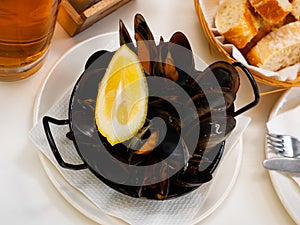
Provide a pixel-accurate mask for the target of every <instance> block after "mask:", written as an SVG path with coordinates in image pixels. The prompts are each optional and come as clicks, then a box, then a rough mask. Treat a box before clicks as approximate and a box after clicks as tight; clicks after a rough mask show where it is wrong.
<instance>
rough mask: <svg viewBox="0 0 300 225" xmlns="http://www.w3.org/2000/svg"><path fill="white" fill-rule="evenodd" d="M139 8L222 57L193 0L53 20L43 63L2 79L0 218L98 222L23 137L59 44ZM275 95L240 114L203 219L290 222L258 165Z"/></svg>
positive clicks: (108, 27)
mask: <svg viewBox="0 0 300 225" xmlns="http://www.w3.org/2000/svg"><path fill="white" fill-rule="evenodd" d="M138 12H139V13H142V14H143V15H144V17H145V18H146V20H147V22H148V24H149V26H150V28H151V29H152V31H153V32H154V33H155V34H159V35H162V36H163V37H165V39H168V38H169V37H170V36H171V34H173V33H174V32H175V31H178V30H180V31H182V32H184V33H185V34H186V36H187V37H188V38H189V40H190V42H191V45H192V48H193V50H194V52H195V53H196V54H197V55H198V56H200V57H201V58H203V60H204V61H205V62H207V63H211V62H213V61H216V60H220V59H222V57H221V56H220V55H219V53H218V52H216V51H215V50H214V49H213V47H212V46H210V45H209V44H208V42H207V40H206V38H205V36H204V34H203V32H202V30H201V28H200V24H199V22H198V18H197V15H196V13H195V10H194V4H193V1H192V0H188V1H182V0H163V1H162V0H151V1H145V0H133V1H131V2H130V3H128V4H127V5H125V6H123V7H122V8H120V9H118V10H117V11H116V12H114V13H112V14H111V15H109V16H107V17H105V18H104V19H102V20H101V21H99V22H97V23H96V24H94V25H93V26H92V27H91V28H89V29H87V30H86V31H84V32H82V33H80V34H78V35H77V36H75V37H73V38H70V37H69V36H68V35H67V33H66V32H65V31H64V30H63V29H62V28H61V26H60V25H59V24H57V26H56V30H55V35H54V39H53V42H52V44H51V47H50V51H49V54H48V56H47V58H46V62H45V64H44V66H43V67H42V69H41V70H40V71H38V72H37V73H36V74H35V75H34V76H32V77H30V78H28V79H26V80H22V81H18V82H12V83H0V105H1V111H0V124H1V126H0V136H1V144H0V151H1V153H2V154H1V157H0V179H1V185H0V186H1V188H0V201H1V204H0V207H1V208H0V224H3V225H4V224H5V225H17V224H22V225H27V224H28V225H46V224H49V225H50V224H51V225H53V224H56V225H68V224H76V225H95V224H96V223H95V222H93V221H92V220H91V219H90V218H87V217H85V216H84V215H82V214H81V213H80V212H79V211H77V210H76V209H75V208H73V206H72V205H70V204H69V203H68V201H66V200H65V199H64V198H63V197H62V196H61V194H60V193H59V192H58V191H57V189H56V188H55V187H54V185H53V184H52V183H51V181H50V180H49V178H48V177H47V175H46V173H45V171H44V170H43V167H42V165H41V163H40V160H39V157H38V155H37V152H36V149H35V148H34V146H33V145H32V143H31V142H30V141H29V139H28V132H29V130H30V129H31V127H32V117H33V106H34V100H35V97H36V95H37V93H38V91H39V89H40V86H41V84H42V83H43V81H44V79H45V77H46V76H47V73H48V71H49V69H50V68H51V66H53V64H54V63H55V61H56V60H57V59H58V58H59V57H60V56H62V55H63V54H64V52H65V51H67V50H68V49H69V48H70V47H72V46H74V45H75V44H76V43H78V42H80V41H83V40H85V39H87V38H90V37H92V36H95V35H98V34H101V33H106V32H110V31H116V30H117V29H118V20H119V19H120V18H121V19H122V20H123V21H124V23H125V24H126V26H127V27H128V28H133V18H134V15H135V14H136V13H138ZM62 76H63V74H62ZM244 86H245V88H243V87H244ZM246 86H247V85H246V84H245V82H244V80H243V79H242V85H241V90H240V91H239V97H238V100H237V103H238V105H243V104H244V103H246V102H249V101H250V100H251V99H250V96H249V90H248V89H247V87H246ZM278 97H279V94H273V95H268V96H265V97H263V98H262V99H261V102H260V103H259V105H258V106H257V107H256V108H255V109H252V110H250V111H248V112H247V113H245V115H247V116H250V117H251V118H252V122H251V124H250V126H249V127H248V129H247V130H246V132H245V135H244V141H243V151H244V154H243V159H242V165H241V169H240V173H239V176H238V179H237V181H236V184H235V185H234V187H233V189H232V191H231V192H230V194H229V196H228V198H226V199H225V201H224V202H223V203H222V205H221V206H220V207H219V208H218V209H217V210H216V211H214V212H213V213H212V214H211V215H210V216H209V217H207V218H206V219H205V220H203V221H202V222H201V224H214V225H215V224H231V225H240V224H244V225H245V224H249V225H250V224H251V225H252V224H272V225H276V224H278V225H282V224H286V225H287V224H294V222H293V221H292V219H291V218H290V217H289V215H288V214H287V212H286V211H285V209H284V207H283V206H282V204H281V202H280V200H279V199H278V197H277V195H276V193H275V191H274V189H273V186H272V183H271V181H270V178H269V175H268V172H267V171H266V170H265V169H264V168H263V167H262V161H263V159H264V157H265V153H264V138H263V135H264V132H265V129H266V128H265V122H266V121H267V119H268V115H269V113H270V110H271V109H272V106H273V104H274V103H275V102H276V100H277V99H278Z"/></svg>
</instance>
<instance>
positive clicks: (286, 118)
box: [267, 105, 300, 186]
mask: <svg viewBox="0 0 300 225" xmlns="http://www.w3.org/2000/svg"><path fill="white" fill-rule="evenodd" d="M299 115H300V105H299V106H296V107H295V108H292V109H290V110H288V111H286V112H283V113H281V114H279V115H277V116H275V117H274V118H272V119H271V120H270V121H269V122H267V129H268V132H269V133H278V134H286V135H292V136H294V137H296V138H298V139H300V128H299V127H300V117H299ZM275 157H277V158H283V156H281V155H279V154H276V153H275V152H272V151H268V152H267V158H275ZM299 160H300V159H299ZM299 167H300V165H299ZM299 170H300V169H299ZM291 178H292V179H293V180H294V181H295V182H296V183H297V184H298V185H299V186H300V174H291Z"/></svg>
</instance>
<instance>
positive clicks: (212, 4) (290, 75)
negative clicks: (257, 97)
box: [198, 0, 300, 81]
mask: <svg viewBox="0 0 300 225" xmlns="http://www.w3.org/2000/svg"><path fill="white" fill-rule="evenodd" d="M198 1H199V2H200V5H201V8H202V11H203V15H204V17H205V20H206V22H207V24H208V26H209V28H210V30H211V31H212V32H213V34H214V36H215V38H216V40H217V41H218V43H219V44H220V45H221V46H222V48H223V49H224V50H225V51H226V52H228V53H229V54H230V55H231V56H232V57H233V58H234V59H236V60H238V61H239V62H241V63H243V64H244V65H246V66H247V67H248V68H251V69H253V70H254V71H257V72H259V73H261V74H264V75H265V76H267V77H272V78H274V79H277V80H280V81H286V80H295V79H296V78H297V75H298V72H299V70H300V63H298V64H295V65H293V66H290V67H287V68H285V69H282V70H279V71H277V72H273V71H270V70H265V69H261V68H258V67H256V66H251V65H249V64H248V62H247V60H246V59H245V57H244V56H243V55H242V53H241V52H240V50H239V49H237V48H236V47H235V46H234V45H232V44H229V43H225V38H224V37H223V36H222V35H221V34H220V33H219V32H218V30H217V28H216V26H215V15H216V13H217V9H218V6H219V4H221V2H222V0H198Z"/></svg>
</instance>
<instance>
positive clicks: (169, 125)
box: [43, 51, 259, 199]
mask: <svg viewBox="0 0 300 225" xmlns="http://www.w3.org/2000/svg"><path fill="white" fill-rule="evenodd" d="M113 54H114V52H107V51H98V52H96V53H95V54H93V55H92V56H91V57H90V58H89V59H88V61H87V63H86V66H85V71H84V72H83V74H82V75H81V76H80V78H79V79H78V81H77V83H76V84H75V86H74V89H73V91H72V94H71V98H70V102H69V118H68V119H66V120H57V119H55V118H52V117H49V116H44V117H43V125H44V129H45V133H46V136H47V140H48V142H49V145H50V148H51V150H52V152H53V154H54V156H55V158H56V160H57V162H58V163H59V165H60V166H61V167H63V168H66V169H72V170H82V169H89V170H90V171H91V172H92V173H93V174H94V175H96V176H97V177H98V178H99V179H100V180H101V181H103V182H104V183H105V184H106V185H108V186H109V187H111V188H113V189H115V190H117V191H119V192H121V193H123V194H126V195H129V196H132V197H145V198H148V199H169V198H172V197H177V196H181V195H183V194H185V193H188V192H190V191H192V190H194V189H196V188H197V187H199V186H200V185H201V184H203V183H205V182H208V181H210V180H211V179H212V174H213V172H214V170H215V169H216V167H217V166H218V163H219V162H220V159H221V156H222V154H223V151H224V146H225V142H226V137H227V136H228V134H229V133H230V132H231V130H232V129H234V126H235V119H234V118H235V117H236V116H237V115H239V114H241V113H243V112H245V111H247V110H248V109H250V108H252V107H253V106H255V105H256V104H257V103H258V101H259V92H258V88H257V86H256V82H255V80H254V78H253V77H252V75H251V73H250V72H249V71H248V70H247V69H246V67H245V66H243V65H242V64H241V63H238V62H236V63H233V64H229V63H227V62H216V63H214V64H212V65H210V66H209V67H208V68H207V69H206V70H204V71H203V72H199V71H198V72H195V73H193V74H194V75H193V76H191V77H189V79H185V81H184V82H185V83H184V82H182V81H181V84H180V86H181V87H182V88H183V89H184V90H185V91H186V92H187V93H188V95H187V96H189V97H191V99H193V101H192V103H193V104H195V105H196V109H197V112H196V114H197V115H196V116H195V115H194V114H193V112H190V111H189V107H187V106H188V105H189V104H190V103H187V102H186V101H185V100H184V102H182V99H180V98H177V97H176V93H177V92H176V91H175V92H174V90H173V89H172V88H173V86H172V85H171V86H170V87H168V84H167V83H164V81H163V80H162V81H159V82H158V83H156V82H154V81H152V80H151V79H150V80H148V87H149V93H150V94H149V96H150V97H149V101H148V114H147V120H146V123H145V126H144V127H148V128H149V127H151V129H150V130H151V132H152V133H153V132H158V133H159V135H160V134H162V135H163V137H162V140H161V143H160V144H159V146H157V147H155V149H153V151H152V152H151V153H145V154H138V153H137V152H138V149H139V148H140V147H141V146H142V144H143V143H145V141H146V140H147V138H149V137H150V135H151V132H150V130H149V129H148V130H147V129H146V128H145V130H144V131H145V132H144V133H143V135H141V136H140V137H139V141H140V142H141V143H140V145H139V144H136V145H135V147H136V148H133V147H132V143H133V140H129V141H127V142H124V143H120V144H117V145H115V146H111V145H110V144H109V143H108V141H107V140H106V138H105V137H103V136H102V135H101V134H100V133H99V132H98V129H97V126H96V124H95V120H94V107H95V100H96V96H97V92H98V85H99V82H100V81H101V79H102V77H103V75H104V73H105V70H106V68H107V65H108V64H109V62H110V60H111V57H112V55H113ZM236 67H239V68H240V69H241V70H242V71H243V72H244V74H245V75H246V76H247V77H248V79H249V81H250V84H251V86H252V88H253V92H254V100H253V101H252V102H251V103H250V104H248V105H246V106H244V107H242V108H240V109H239V110H235V108H234V99H235V92H236V91H237V88H236V87H235V86H234V85H231V83H233V82H231V80H232V77H239V75H238V72H237V70H236ZM183 72H184V71H181V73H183ZM186 75H187V74H185V76H186ZM207 76H213V77H215V78H216V79H215V80H217V82H218V84H219V85H220V86H221V89H220V90H221V91H220V93H221V95H215V92H217V91H212V88H211V86H210V83H209V82H208V81H206V80H205V77H207ZM226 77H227V78H226ZM225 78H226V79H227V80H226V79H225ZM199 79H200V80H199ZM233 80H234V79H233ZM199 82H200V83H201V85H200V86H199ZM197 83H198V84H197ZM157 85H160V86H159V89H160V90H169V91H170V92H161V93H157V89H158V88H157ZM191 87H193V88H191ZM152 89H153V92H152ZM234 89H236V90H234ZM170 93H171V97H170ZM174 93H175V94H174ZM210 95H213V96H214V95H215V97H214V99H215V101H214V103H213V104H215V106H212V107H215V108H214V109H211V108H209V110H210V111H209V112H206V111H205V110H207V107H206V106H205V104H207V103H203V101H204V102H205V101H208V100H209V96H210ZM157 96H159V97H157ZM174 96H175V97H174ZM220 96H221V97H220ZM219 98H222V99H225V106H222V107H221V106H219V105H217V103H216V102H218V100H219ZM173 99H175V100H174V101H173V102H172V100H173ZM180 101H181V102H180ZM170 102H171V103H170ZM223 102H224V100H223ZM174 105H175V106H174ZM202 109H205V110H202ZM178 110H179V111H180V110H181V111H180V112H178ZM212 110H215V111H214V113H213V112H212ZM203 111H204V112H203ZM180 113H184V114H185V115H187V116H184V118H182V117H180V118H181V119H180V118H179V117H178V114H180ZM213 114H216V116H214V115H213ZM157 117H160V118H161V119H160V120H155V118H157ZM178 118H179V119H178ZM177 120H180V121H179V122H178V121H177ZM151 121H152V122H151ZM153 121H154V122H153ZM176 121H177V122H176ZM50 123H53V124H56V125H68V126H69V128H70V132H68V133H67V134H66V135H67V137H68V138H69V139H70V140H71V141H72V142H73V144H74V146H75V148H76V150H77V153H78V154H79V156H80V157H81V159H82V161H83V163H82V164H79V165H74V164H72V163H68V162H65V161H64V160H63V159H62V157H61V154H60V152H59V150H58V148H57V146H56V144H55V140H54V138H53V135H52V133H51V130H50ZM197 127H200V128H199V130H198V132H197ZM162 130H163V131H162ZM194 133H196V137H195V135H193V134H194ZM134 138H136V137H134ZM195 138H196V139H195ZM195 140H196V142H195ZM192 142H194V143H195V144H194V145H193V144H191V143H192ZM134 143H136V142H134ZM62 147H63V146H62Z"/></svg>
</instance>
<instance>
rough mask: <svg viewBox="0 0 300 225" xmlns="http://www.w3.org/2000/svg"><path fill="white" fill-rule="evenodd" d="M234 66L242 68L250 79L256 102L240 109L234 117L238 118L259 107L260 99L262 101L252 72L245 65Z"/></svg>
mask: <svg viewBox="0 0 300 225" xmlns="http://www.w3.org/2000/svg"><path fill="white" fill-rule="evenodd" d="M232 66H234V67H240V68H241V69H242V71H243V72H244V73H245V74H246V76H247V77H248V79H249V81H250V84H251V86H252V88H253V93H254V100H253V101H252V102H251V103H249V104H248V105H245V106H244V107H242V108H240V109H238V110H237V111H236V112H234V117H235V116H238V115H240V114H241V113H243V112H245V111H247V110H249V109H251V108H252V107H254V106H255V105H257V103H258V102H259V99H260V95H259V90H258V87H257V84H256V81H255V79H254V77H253V76H252V74H251V73H250V71H249V70H248V69H247V68H246V66H244V64H242V63H240V62H234V63H232Z"/></svg>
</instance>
